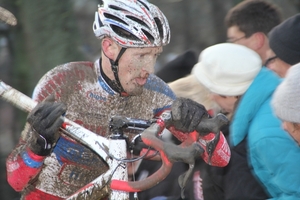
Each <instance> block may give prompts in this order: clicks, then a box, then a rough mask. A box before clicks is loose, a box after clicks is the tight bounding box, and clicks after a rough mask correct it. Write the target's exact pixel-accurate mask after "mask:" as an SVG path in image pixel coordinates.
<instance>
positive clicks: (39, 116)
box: [27, 95, 67, 156]
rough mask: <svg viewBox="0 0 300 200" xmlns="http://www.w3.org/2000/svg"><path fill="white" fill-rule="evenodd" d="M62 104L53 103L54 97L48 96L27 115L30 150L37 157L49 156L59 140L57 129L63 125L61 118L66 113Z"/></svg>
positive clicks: (65, 108)
mask: <svg viewBox="0 0 300 200" xmlns="http://www.w3.org/2000/svg"><path fill="white" fill-rule="evenodd" d="M66 110H67V107H66V105H65V104H64V103H58V102H54V95H50V96H48V97H47V98H46V99H45V100H44V101H42V102H41V103H39V104H38V105H37V106H36V107H35V108H34V109H33V110H32V111H31V112H30V113H29V115H28V117H27V122H28V123H29V124H30V125H31V129H32V136H31V140H30V143H29V147H30V149H31V150H32V151H33V152H34V153H35V154H37V155H41V156H46V155H49V154H50V152H51V150H52V149H53V147H54V145H55V143H56V141H57V140H58V138H59V136H60V135H59V132H58V130H59V128H60V127H61V125H62V123H63V119H62V118H61V116H62V115H63V114H64V113H65V112H66Z"/></svg>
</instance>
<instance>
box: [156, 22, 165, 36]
mask: <svg viewBox="0 0 300 200" xmlns="http://www.w3.org/2000/svg"><path fill="white" fill-rule="evenodd" d="M154 20H155V23H156V26H157V28H158V31H159V36H160V38H163V37H164V30H163V25H162V24H161V21H160V20H159V19H158V18H157V17H155V18H154Z"/></svg>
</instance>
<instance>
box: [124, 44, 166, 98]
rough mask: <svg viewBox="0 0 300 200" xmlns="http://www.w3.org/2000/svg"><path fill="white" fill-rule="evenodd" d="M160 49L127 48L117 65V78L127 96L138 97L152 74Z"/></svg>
mask: <svg viewBox="0 0 300 200" xmlns="http://www.w3.org/2000/svg"><path fill="white" fill-rule="evenodd" d="M161 52H162V47H153V48H128V49H127V50H126V51H125V53H124V54H123V55H122V57H121V59H120V62H119V63H120V64H119V78H120V82H121V84H122V86H123V88H124V90H125V91H126V92H127V93H128V94H129V95H140V94H141V93H142V91H143V86H144V85H145V84H146V81H147V78H148V76H149V74H152V73H154V65H155V62H156V59H157V57H158V55H159V54H160V53H161Z"/></svg>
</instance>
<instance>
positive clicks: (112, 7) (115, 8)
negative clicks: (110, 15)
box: [109, 5, 126, 11]
mask: <svg viewBox="0 0 300 200" xmlns="http://www.w3.org/2000/svg"><path fill="white" fill-rule="evenodd" d="M109 8H111V9H113V10H123V11H126V10H124V9H123V8H120V7H118V6H114V5H109Z"/></svg>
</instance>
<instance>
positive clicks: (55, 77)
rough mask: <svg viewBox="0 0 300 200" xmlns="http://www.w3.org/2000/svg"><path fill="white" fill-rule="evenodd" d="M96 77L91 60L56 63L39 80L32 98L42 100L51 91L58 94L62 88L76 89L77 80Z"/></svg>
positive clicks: (89, 79)
mask: <svg viewBox="0 0 300 200" xmlns="http://www.w3.org/2000/svg"><path fill="white" fill-rule="evenodd" d="M96 78H97V76H96V73H95V69H94V63H92V62H69V63H65V64H62V65H58V66H56V67H55V68H53V69H51V70H50V71H48V72H47V73H46V74H45V75H43V77H42V78H41V79H40V80H39V82H38V84H37V85H36V87H35V89H34V92H33V99H34V100H36V101H42V100H43V99H44V98H46V97H47V96H48V95H49V94H52V93H56V96H59V95H60V93H61V90H62V88H68V89H70V90H74V89H78V88H79V82H87V81H94V80H95V79H96ZM65 90H66V89H65Z"/></svg>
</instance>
